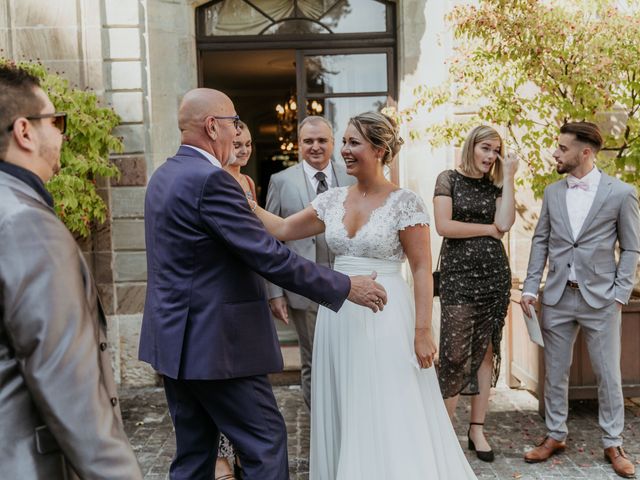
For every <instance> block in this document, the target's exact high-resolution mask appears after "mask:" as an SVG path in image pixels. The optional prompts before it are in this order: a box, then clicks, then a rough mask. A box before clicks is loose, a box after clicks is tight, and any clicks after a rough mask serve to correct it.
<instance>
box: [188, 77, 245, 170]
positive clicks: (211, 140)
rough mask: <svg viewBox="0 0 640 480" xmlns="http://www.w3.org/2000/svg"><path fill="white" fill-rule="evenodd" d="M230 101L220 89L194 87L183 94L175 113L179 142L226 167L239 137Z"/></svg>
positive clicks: (234, 113) (234, 112)
mask: <svg viewBox="0 0 640 480" xmlns="http://www.w3.org/2000/svg"><path fill="white" fill-rule="evenodd" d="M235 115H236V111H235V108H234V106H233V102H232V101H231V99H230V98H229V97H228V96H227V95H225V94H224V93H222V92H221V91H219V90H213V89H211V88H196V89H194V90H190V91H189V92H187V93H186V94H185V96H184V97H183V99H182V102H181V103H180V109H179V110H178V128H180V132H181V133H182V143H183V144H185V145H193V146H194V147H199V148H201V149H203V150H205V151H207V152H209V153H211V154H212V155H213V156H214V157H216V158H217V159H218V160H219V161H220V163H222V165H225V164H226V163H227V162H228V161H229V159H230V156H231V154H232V151H233V139H234V138H235V136H236V135H238V133H239V132H238V130H237V129H236V127H235V126H234V122H233V118H232V117H234V116H235Z"/></svg>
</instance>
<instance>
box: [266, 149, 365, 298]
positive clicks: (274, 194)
mask: <svg viewBox="0 0 640 480" xmlns="http://www.w3.org/2000/svg"><path fill="white" fill-rule="evenodd" d="M303 161H304V160H302V161H301V162H300V163H298V164H297V165H293V166H292V167H289V168H287V169H285V170H283V171H281V172H278V173H276V174H274V175H272V176H271V180H270V181H269V190H268V191H267V204H266V206H265V210H267V211H269V212H271V213H274V214H276V215H279V216H281V217H284V218H286V217H288V216H290V215H293V214H294V213H298V212H299V211H301V210H304V209H305V208H306V207H308V206H309V204H310V203H311V200H313V199H314V198H315V192H314V191H313V186H312V185H311V183H310V182H309V180H308V179H307V175H306V174H305V173H304V168H303V167H302V162H303ZM331 165H332V166H333V173H334V177H333V183H332V184H331V186H332V187H344V186H347V185H353V184H354V183H355V178H353V177H352V176H350V175H347V170H346V168H345V166H344V164H343V163H342V162H336V161H333V160H332V161H331ZM318 241H324V235H317V236H315V237H309V238H303V239H301V240H292V241H290V242H286V245H287V247H289V248H290V249H291V250H293V251H294V252H296V253H297V254H298V255H301V256H303V257H304V258H306V259H308V260H311V261H313V262H315V261H316V243H317V242H318ZM330 256H331V258H332V259H333V255H330ZM267 291H268V294H269V298H275V297H281V296H283V295H284V296H285V297H286V298H287V302H288V303H289V305H290V306H291V307H292V308H296V309H299V310H306V309H307V308H309V307H310V306H311V305H312V304H313V302H312V301H311V300H309V299H308V298H305V297H302V296H300V295H298V294H296V293H293V292H289V291H288V290H283V289H282V288H281V287H279V286H278V285H274V284H272V283H269V282H267Z"/></svg>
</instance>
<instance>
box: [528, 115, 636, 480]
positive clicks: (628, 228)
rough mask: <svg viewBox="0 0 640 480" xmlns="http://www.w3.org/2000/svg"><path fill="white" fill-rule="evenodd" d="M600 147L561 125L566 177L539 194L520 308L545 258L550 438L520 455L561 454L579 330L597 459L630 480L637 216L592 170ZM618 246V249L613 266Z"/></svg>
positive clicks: (586, 126)
mask: <svg viewBox="0 0 640 480" xmlns="http://www.w3.org/2000/svg"><path fill="white" fill-rule="evenodd" d="M602 143H603V142H602V136H601V134H600V131H599V130H598V127H597V126H596V125H595V124H593V123H589V122H574V123H567V124H565V125H563V126H562V128H561V129H560V135H559V137H558V147H557V149H556V151H555V152H554V154H553V156H554V158H555V159H556V162H557V167H556V169H557V171H558V172H559V173H566V174H568V175H567V177H566V178H565V179H562V180H559V181H557V182H555V183H553V184H551V185H549V186H548V187H547V188H546V189H545V192H544V199H543V202H542V211H541V213H540V219H539V221H538V225H537V226H536V230H535V233H534V236H533V243H532V246H531V255H530V258H529V267H528V270H527V278H526V280H525V282H524V287H523V294H522V300H521V302H520V303H521V306H522V310H523V311H524V314H525V315H527V316H529V315H530V309H531V308H533V306H534V304H535V302H536V298H537V292H538V288H539V286H540V281H541V279H542V273H543V270H544V267H545V264H546V263H547V259H548V260H549V269H548V273H547V280H546V285H545V287H544V295H543V297H542V315H541V320H540V321H541V328H542V334H543V339H544V344H545V352H544V360H545V383H544V399H545V421H546V425H547V430H548V434H547V437H546V438H545V439H544V440H543V442H542V443H540V444H539V445H538V446H537V447H535V448H534V449H532V450H530V451H528V452H527V453H526V454H525V461H527V462H529V463H535V462H541V461H544V460H546V459H548V458H549V457H550V456H551V455H553V454H554V453H556V452H559V451H562V450H564V448H565V446H566V445H565V439H566V437H567V433H568V430H567V424H566V420H567V415H568V401H567V398H568V387H569V369H570V367H571V358H572V351H573V344H574V342H575V339H576V336H577V334H578V329H579V328H581V329H582V331H583V333H584V335H585V339H586V342H587V347H588V350H589V356H590V358H591V364H592V365H593V370H594V372H595V375H596V378H597V382H598V402H599V411H600V415H599V421H600V427H601V428H602V430H603V437H602V442H603V445H604V448H605V450H604V454H605V457H606V459H607V460H608V461H609V462H610V463H612V465H613V469H614V471H615V472H616V473H617V474H618V475H619V476H622V477H625V478H634V475H635V468H634V465H633V463H632V462H631V461H630V460H629V459H628V457H627V456H626V454H625V452H624V450H623V449H622V437H621V434H622V430H623V428H624V399H623V396H622V386H621V374H620V329H621V313H620V312H621V309H622V305H623V304H625V303H627V301H628V300H629V297H630V296H631V290H632V289H633V285H634V279H635V272H636V266H637V263H638V255H639V252H640V215H639V214H638V198H637V195H636V191H635V189H634V188H633V187H632V186H631V185H628V184H626V183H623V182H621V181H620V180H617V179H615V178H612V177H610V176H608V175H606V174H604V173H603V172H601V171H600V170H598V169H597V168H596V167H595V165H594V161H595V156H596V154H597V153H598V151H599V150H600V149H601V148H602ZM616 243H617V244H618V246H619V248H620V258H619V260H618V263H617V264H616V259H615V256H614V250H615V246H616Z"/></svg>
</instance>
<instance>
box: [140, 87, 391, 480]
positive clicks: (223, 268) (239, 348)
mask: <svg viewBox="0 0 640 480" xmlns="http://www.w3.org/2000/svg"><path fill="white" fill-rule="evenodd" d="M237 120H238V116H237V114H236V111H235V108H234V106H233V103H232V102H231V100H230V99H229V97H227V96H226V95H225V94H224V93H222V92H219V91H216V90H211V89H206V88H199V89H196V90H192V91H190V92H188V93H187V94H186V95H185V96H184V99H183V101H182V104H181V105H180V110H179V113H178V126H179V128H180V132H181V134H182V145H181V146H180V148H179V149H178V152H177V154H176V155H175V156H173V157H171V158H169V159H168V160H167V161H166V162H165V163H164V164H162V165H161V166H160V167H158V169H157V170H156V171H155V172H154V173H153V176H152V177H151V179H150V180H149V185H148V186H147V194H146V199H145V238H146V246H147V281H148V283H147V298H146V302H145V307H144V316H143V320H142V332H141V335H140V353H139V357H140V359H141V360H143V361H145V362H147V363H150V364H151V365H152V366H153V367H154V368H155V369H156V370H157V371H158V372H159V373H160V374H161V375H163V384H164V388H165V393H166V396H167V402H168V404H169V412H170V413H171V418H172V420H173V424H174V427H175V433H176V456H175V458H174V460H173V463H172V464H171V469H170V477H171V479H172V480H195V479H198V480H200V479H202V480H205V479H206V480H209V479H211V478H213V469H214V463H215V460H216V457H217V455H216V451H217V448H218V437H219V433H220V432H223V433H224V434H225V435H226V436H227V437H228V438H229V439H230V440H231V443H232V444H233V446H234V447H235V449H236V451H237V453H238V455H239V456H240V461H241V463H242V470H243V474H244V476H243V478H244V480H267V479H268V480H285V479H287V478H289V469H288V465H287V463H288V462H287V434H286V429H285V424H284V420H283V418H282V414H281V413H280V411H279V409H278V405H277V404H276V401H275V398H274V396H273V392H272V390H271V385H270V383H269V380H268V378H267V374H268V373H272V372H279V371H281V370H282V366H283V365H282V355H281V353H280V345H279V343H278V336H277V334H276V331H275V327H274V324H273V322H272V321H271V315H270V312H269V307H268V304H267V295H266V287H265V285H264V280H263V278H262V277H264V278H266V279H268V280H269V281H270V282H272V283H275V284H277V285H280V286H282V287H283V288H286V289H287V290H291V291H293V292H295V293H298V294H300V295H304V296H306V297H308V298H310V299H312V300H313V301H314V302H317V303H320V304H321V305H325V306H326V307H328V308H331V309H332V310H338V309H339V308H340V306H341V305H342V304H343V303H344V301H345V300H346V299H347V298H348V299H349V300H351V301H352V302H355V303H358V304H360V305H367V306H369V305H368V304H367V302H370V299H368V298H367V294H369V297H372V296H373V295H379V296H380V297H381V298H383V299H384V301H385V302H386V293H385V291H384V289H383V288H382V286H380V285H378V284H377V283H375V282H374V280H373V279H372V278H371V276H355V277H351V278H349V277H347V276H345V275H343V274H341V273H338V272H334V271H333V270H330V269H329V268H327V267H323V266H320V265H316V264H315V263H314V262H311V261H309V260H306V259H305V258H302V257H300V256H298V255H297V254H295V253H294V252H292V251H291V250H289V249H288V248H287V247H285V246H284V245H283V244H282V243H280V242H278V241H277V240H276V239H275V238H274V237H272V236H271V235H270V234H269V233H267V231H266V230H265V229H264V226H263V225H262V223H261V222H260V220H258V218H257V217H256V216H255V215H254V214H253V212H252V211H251V208H250V206H249V203H248V202H247V199H246V197H245V195H244V192H243V191H242V189H241V188H240V185H239V184H238V182H237V181H236V180H235V179H234V178H233V177H232V176H231V175H229V174H228V173H227V172H226V171H225V170H224V169H222V166H223V165H226V164H227V163H229V162H233V161H234V157H233V152H234V148H233V140H234V138H235V137H236V136H237V135H238V134H239V130H238V129H237ZM371 308H372V309H374V311H376V310H377V307H376V306H375V304H373V303H371ZM380 308H381V307H380Z"/></svg>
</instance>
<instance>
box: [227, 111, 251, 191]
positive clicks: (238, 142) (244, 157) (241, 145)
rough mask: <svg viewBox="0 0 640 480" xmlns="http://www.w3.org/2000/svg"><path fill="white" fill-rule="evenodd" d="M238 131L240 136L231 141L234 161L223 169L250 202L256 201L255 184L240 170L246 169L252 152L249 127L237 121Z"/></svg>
mask: <svg viewBox="0 0 640 480" xmlns="http://www.w3.org/2000/svg"><path fill="white" fill-rule="evenodd" d="M238 129H239V130H240V134H239V135H238V136H237V137H236V138H235V140H234V141H233V148H234V155H235V158H236V159H235V161H234V162H231V161H230V162H229V163H227V164H226V165H225V166H224V169H225V170H226V171H227V172H229V173H230V174H231V176H232V177H233V178H235V179H236V180H237V182H238V183H239V184H240V186H241V187H242V191H243V192H244V194H245V195H246V196H247V198H248V199H250V200H257V199H258V197H257V196H256V184H255V183H254V181H253V179H252V178H251V177H250V176H249V175H245V174H244V173H242V172H241V171H240V170H241V169H242V167H246V166H247V163H249V159H250V158H251V152H252V151H253V143H252V140H251V132H250V131H249V127H247V124H246V123H244V122H243V121H242V120H238Z"/></svg>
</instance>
